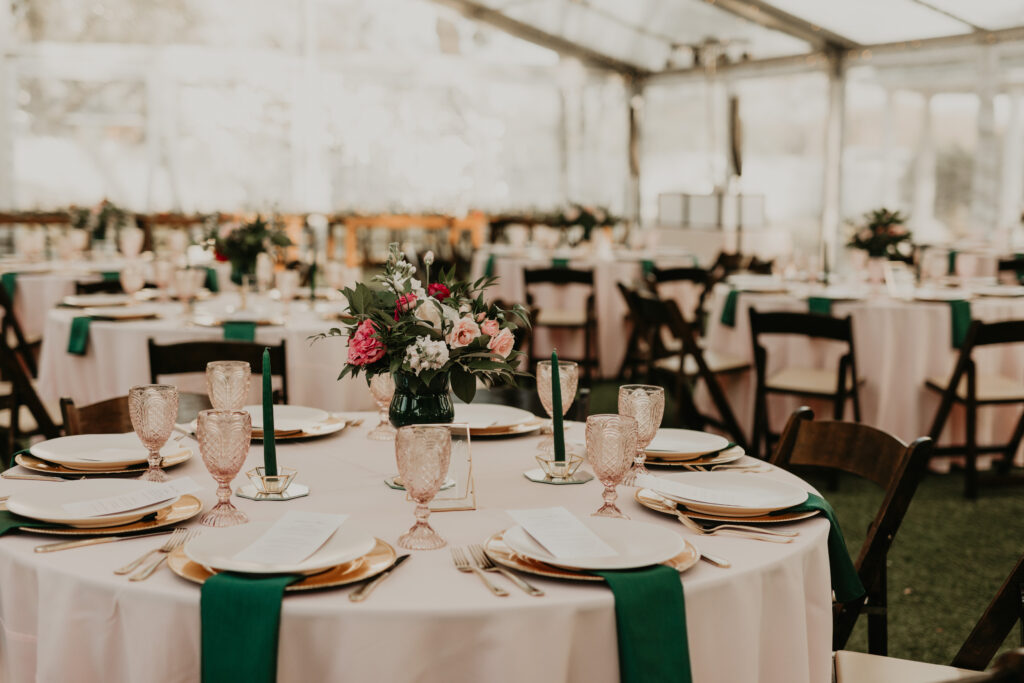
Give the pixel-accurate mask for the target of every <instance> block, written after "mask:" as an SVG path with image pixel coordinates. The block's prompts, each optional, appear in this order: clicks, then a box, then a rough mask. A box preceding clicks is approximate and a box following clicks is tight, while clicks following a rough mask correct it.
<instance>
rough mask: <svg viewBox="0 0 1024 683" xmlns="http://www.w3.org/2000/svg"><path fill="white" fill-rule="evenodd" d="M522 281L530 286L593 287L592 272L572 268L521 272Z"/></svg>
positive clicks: (536, 269)
mask: <svg viewBox="0 0 1024 683" xmlns="http://www.w3.org/2000/svg"><path fill="white" fill-rule="evenodd" d="M523 281H524V282H525V283H526V286H527V287H529V286H530V285H539V284H547V285H589V286H591V287H593V286H594V271H592V270H574V269H572V268H531V269H528V270H524V271H523Z"/></svg>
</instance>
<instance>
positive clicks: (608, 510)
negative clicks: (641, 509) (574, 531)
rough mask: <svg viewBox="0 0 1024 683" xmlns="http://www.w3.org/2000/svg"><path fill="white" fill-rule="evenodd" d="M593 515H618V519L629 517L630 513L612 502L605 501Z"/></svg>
mask: <svg viewBox="0 0 1024 683" xmlns="http://www.w3.org/2000/svg"><path fill="white" fill-rule="evenodd" d="M590 516H591V517H616V518H618V519H629V515H627V514H626V513H625V512H623V511H622V510H620V509H619V508H618V507H616V506H615V505H612V504H611V503H605V504H604V505H602V506H601V507H600V508H598V510H597V512H595V513H594V514H592V515H590Z"/></svg>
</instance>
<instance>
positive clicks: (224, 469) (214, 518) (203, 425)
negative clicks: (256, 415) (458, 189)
mask: <svg viewBox="0 0 1024 683" xmlns="http://www.w3.org/2000/svg"><path fill="white" fill-rule="evenodd" d="M251 437H252V418H251V417H250V416H249V413H248V412H246V411H244V410H204V411H202V412H201V413H199V420H198V425H197V427H196V438H197V439H198V440H199V453H200V454H201V455H202V456H203V464H205V465H206V469H207V470H209V471H210V474H211V475H212V476H213V478H214V480H215V481H216V482H217V504H216V505H214V506H213V509H211V510H210V511H209V512H207V513H206V514H205V515H203V516H202V517H200V518H199V523H200V524H202V525H203V526H218V527H219V526H235V525H236V524H245V523H246V522H248V521H249V518H248V517H246V515H245V513H244V512H242V511H241V510H239V509H238V508H236V507H235V506H234V505H232V503H231V480H232V479H234V478H235V477H236V476H237V475H238V472H239V470H241V469H242V465H243V464H244V463H245V456H247V455H248V454H249V440H250V438H251Z"/></svg>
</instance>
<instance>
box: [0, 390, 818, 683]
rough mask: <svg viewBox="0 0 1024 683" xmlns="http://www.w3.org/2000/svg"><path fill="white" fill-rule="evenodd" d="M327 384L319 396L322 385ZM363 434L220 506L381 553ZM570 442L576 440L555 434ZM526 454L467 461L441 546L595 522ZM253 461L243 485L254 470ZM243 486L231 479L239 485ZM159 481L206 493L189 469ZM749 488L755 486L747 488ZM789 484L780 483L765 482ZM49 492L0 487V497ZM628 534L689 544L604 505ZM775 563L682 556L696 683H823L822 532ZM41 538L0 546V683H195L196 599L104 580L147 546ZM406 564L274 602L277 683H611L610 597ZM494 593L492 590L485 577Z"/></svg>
mask: <svg viewBox="0 0 1024 683" xmlns="http://www.w3.org/2000/svg"><path fill="white" fill-rule="evenodd" d="M327 381H330V380H329V379H328V380H327ZM366 417H367V421H366V423H365V425H364V426H363V427H360V428H358V429H348V430H346V431H345V432H343V433H342V434H340V435H338V436H335V437H330V438H326V439H323V440H319V441H312V442H306V443H282V444H279V445H278V459H279V461H280V462H281V463H282V464H284V465H290V466H295V467H297V468H298V469H299V476H298V481H301V482H303V483H306V484H308V485H309V486H310V488H311V489H312V493H311V495H310V496H309V497H306V498H301V499H297V500H296V501H293V502H290V503H286V504H284V503H255V502H252V501H248V500H244V499H239V498H234V501H235V504H236V505H238V507H240V508H241V509H243V510H244V511H245V512H246V514H248V515H249V516H250V518H252V519H254V520H269V519H274V518H276V517H277V516H279V515H280V514H282V512H283V511H284V510H286V509H297V508H298V509H308V510H319V511H325V512H326V511H329V512H346V513H350V514H351V515H352V518H353V520H352V521H358V523H360V524H362V525H365V526H366V528H368V529H369V530H370V531H371V532H372V533H375V534H376V535H378V536H379V537H380V538H383V539H384V540H386V541H388V542H389V543H392V544H393V543H394V542H395V541H396V539H397V537H398V536H399V535H400V534H401V533H402V532H404V531H405V530H406V529H407V528H408V527H409V526H410V525H411V524H412V522H413V504H412V503H411V502H408V501H407V500H406V499H405V496H404V494H402V493H401V492H396V491H393V490H391V489H388V488H387V487H386V486H385V485H384V483H383V481H382V480H383V478H384V477H385V476H386V475H388V474H390V473H393V472H394V469H395V458H394V447H393V444H392V443H390V442H385V443H381V442H375V441H369V440H367V439H366V437H365V434H366V431H367V430H368V429H369V428H370V427H371V426H372V423H373V420H372V419H371V417H370V415H369V414H367V415H366ZM569 435H570V437H572V436H573V435H575V437H576V438H580V439H581V438H582V426H581V425H579V424H573V425H571V427H570V432H569ZM536 443H537V437H523V438H520V439H514V440H505V441H485V440H478V441H476V442H475V443H474V445H473V446H474V447H473V457H474V472H475V480H476V486H477V505H478V509H477V510H476V511H463V512H444V513H434V514H433V515H432V517H431V523H432V524H433V526H434V527H435V528H436V529H437V531H438V532H439V533H440V534H441V535H442V536H444V537H445V538H446V539H447V540H448V542H449V543H450V544H454V545H465V544H467V543H477V542H482V541H483V540H484V539H486V538H487V537H488V536H490V535H491V534H493V533H495V532H497V531H499V530H501V529H504V528H507V527H509V526H510V525H511V520H510V518H509V517H508V516H507V515H506V513H505V510H507V509H509V508H520V507H541V506H551V505H564V506H566V507H568V508H569V509H570V510H572V511H573V512H575V513H576V514H579V515H586V514H589V513H590V512H592V511H593V510H595V509H597V507H598V506H599V505H600V502H601V496H600V491H601V487H600V485H599V484H598V482H597V481H596V480H595V481H593V482H592V483H588V484H585V485H582V486H547V485H542V484H532V483H530V482H528V481H527V480H526V479H524V478H523V476H522V474H521V472H522V471H523V470H524V469H527V468H531V467H533V466H534V462H533V451H534V449H535V447H536ZM261 458H262V450H261V448H260V447H258V446H254V447H253V448H252V451H251V453H250V455H249V460H248V462H247V465H246V467H251V466H253V465H255V464H257V463H259V462H261ZM243 469H244V468H243ZM175 474H187V475H189V476H192V477H193V478H194V479H196V481H199V482H201V483H202V484H203V485H204V489H205V490H204V493H203V494H202V495H201V497H202V498H203V500H204V503H205V504H206V505H207V506H209V505H210V504H212V502H213V500H214V495H213V492H214V488H215V487H214V484H213V481H212V480H211V478H210V477H209V475H207V474H206V472H205V471H204V470H203V466H202V463H201V462H200V461H199V459H198V458H196V459H193V460H192V461H191V462H189V463H187V464H186V465H183V466H182V467H180V468H179V469H178V470H177V471H175ZM751 476H755V475H751ZM756 476H773V477H780V478H787V479H791V475H788V474H786V473H784V472H781V471H776V472H773V473H771V474H768V475H756ZM43 486H63V484H52V483H39V482H29V481H12V480H0V495H5V494H10V493H11V492H12V491H18V490H25V489H28V488H32V487H43ZM620 500H621V505H622V507H623V509H624V510H625V511H626V512H627V513H628V514H629V515H631V516H632V517H633V519H636V520H641V521H644V522H650V523H655V524H661V525H664V526H665V527H666V528H671V529H674V530H676V531H678V532H679V533H680V534H681V535H683V536H686V537H687V538H691V539H692V537H693V535H692V534H691V532H689V531H688V530H687V529H685V528H684V527H683V526H682V525H680V524H679V523H678V522H676V521H674V520H673V519H671V518H669V517H667V516H664V515H660V514H657V513H654V512H651V511H648V510H646V509H644V508H642V507H640V505H639V504H637V503H636V502H635V501H634V500H632V489H628V488H625V487H622V488H621V489H620ZM787 528H792V529H799V531H800V536H799V538H798V539H797V540H796V542H794V543H792V544H788V545H783V544H775V543H762V542H758V541H753V540H748V539H743V538H729V537H713V538H706V537H705V538H699V539H697V540H696V543H697V544H698V546H699V547H700V548H703V549H705V550H706V551H707V552H710V553H713V554H717V555H721V556H724V557H726V558H728V559H729V560H731V561H732V564H733V566H732V568H730V569H719V568H716V567H713V566H711V565H709V564H706V563H704V562H700V563H698V564H697V565H696V566H694V567H693V568H692V569H690V570H689V571H687V572H686V573H685V574H683V575H682V581H683V586H684V590H685V594H686V615H687V622H688V629H689V642H690V653H691V657H692V663H693V673H694V681H695V682H696V683H713V682H721V683H737V682H738V681H743V683H756V682H758V681H763V682H769V681H771V682H778V683H808V682H812V681H813V682H814V683H827V681H828V680H829V678H830V650H831V633H832V626H831V609H830V608H831V602H830V601H831V595H830V594H831V591H830V588H829V565H828V555H827V550H826V536H827V529H828V525H827V523H826V522H825V521H824V520H822V519H812V520H807V521H804V522H800V523H798V524H794V525H789V526H788V527H787ZM47 540H52V538H47V537H42V536H38V535H27V534H17V535H10V536H6V537H4V538H2V539H0V620H2V641H0V645H2V651H0V662H2V666H3V669H4V672H5V676H6V680H7V681H8V682H9V683H20V682H22V681H41V682H43V683H49V682H54V683H56V682H60V683H64V682H65V681H76V683H90V682H92V681H96V682H97V683H117V682H120V681H125V682H129V681H130V682H136V681H152V682H154V683H156V682H162V681H181V682H185V681H195V680H197V678H198V674H199V648H200V635H199V587H198V586H196V585H194V584H191V583H189V582H186V581H185V580H183V579H180V578H178V577H177V576H175V575H174V574H173V573H171V572H170V571H168V570H167V569H162V570H160V571H159V572H158V573H157V574H156V575H154V576H153V577H152V578H151V579H149V580H147V581H145V582H138V583H132V582H129V581H128V580H127V577H120V576H115V575H114V574H113V573H112V571H111V570H112V569H114V568H115V567H119V566H121V565H123V564H125V563H127V562H129V561H130V560H132V559H133V558H135V557H137V556H138V555H139V554H140V553H141V552H144V551H145V550H147V549H148V548H151V547H156V546H158V545H159V544H160V543H161V541H160V540H159V539H157V540H154V539H146V540H141V539H140V540H133V541H122V542H120V543H113V544H108V545H103V546H93V547H87V548H80V549H75V550H69V551H63V552H58V553H52V554H36V553H33V552H32V548H33V547H34V546H35V545H37V544H39V543H40V542H45V541H47ZM412 555H413V556H412V559H411V560H410V561H409V562H407V563H406V564H405V566H403V567H402V568H401V569H400V570H399V571H397V572H396V573H395V575H394V576H393V577H391V578H389V579H388V580H387V581H386V582H385V583H384V584H382V585H381V586H380V587H379V588H378V589H377V590H376V591H375V592H374V593H373V594H372V595H371V596H370V598H369V599H368V600H367V601H366V602H364V603H358V604H356V603H352V602H350V601H349V600H348V599H347V597H346V593H347V591H345V590H333V591H325V592H319V593H315V594H302V595H289V596H288V597H287V598H286V599H285V600H284V604H283V608H282V619H281V638H280V660H279V664H278V674H279V680H280V681H282V682H288V681H302V682H307V681H389V682H390V683H400V682H405V681H410V682H411V681H418V682H421V683H424V682H425V683H430V682H433V681H437V682H439V683H440V682H444V683H461V682H466V683H479V682H480V681H488V683H503V682H508V683H522V682H523V681H531V682H532V683H548V682H550V683H564V682H565V681H573V682H576V681H578V682H580V683H604V682H608V683H612V682H613V681H617V680H618V667H617V661H618V660H617V647H616V636H615V617H614V609H613V600H612V596H611V593H610V592H609V591H608V590H607V588H605V587H604V586H601V585H594V584H582V583H573V582H561V581H556V580H547V579H541V578H536V579H534V578H532V577H531V580H535V581H536V583H537V584H539V585H540V586H541V587H542V588H543V589H544V590H545V591H546V593H547V595H546V596H545V597H542V598H535V597H530V596H527V595H526V594H524V593H522V592H520V591H519V590H518V589H515V588H514V587H512V586H511V585H510V584H509V585H508V588H509V589H510V591H511V595H510V596H509V597H507V598H497V597H494V596H493V595H491V594H490V593H489V592H487V591H486V590H485V589H484V587H483V586H481V585H480V583H479V580H478V579H477V578H476V577H474V576H470V575H466V574H461V573H459V572H457V571H455V569H454V568H453V567H452V565H451V560H450V557H449V553H448V551H447V549H443V550H440V551H417V552H413V554H412ZM494 579H495V580H496V581H499V582H504V581H505V580H504V579H503V578H501V577H498V576H495V577H494Z"/></svg>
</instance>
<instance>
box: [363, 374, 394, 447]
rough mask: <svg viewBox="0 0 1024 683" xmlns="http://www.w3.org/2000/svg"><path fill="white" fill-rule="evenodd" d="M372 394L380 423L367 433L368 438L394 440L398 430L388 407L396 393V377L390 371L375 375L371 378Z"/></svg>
mask: <svg viewBox="0 0 1024 683" xmlns="http://www.w3.org/2000/svg"><path fill="white" fill-rule="evenodd" d="M370 395H371V396H373V400H374V401H375V402H376V404H377V412H378V414H379V416H380V423H379V424H378V425H377V426H376V427H374V428H373V430H372V431H371V432H370V433H369V434H367V435H366V438H368V439H372V440H374V441H393V440H394V438H395V431H396V430H395V427H394V425H392V424H391V419H390V418H389V417H388V408H389V407H390V406H391V398H392V397H393V396H394V395H395V379H394V378H393V377H392V376H391V373H390V372H381V373H378V374H376V375H374V376H373V379H371V380H370Z"/></svg>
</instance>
